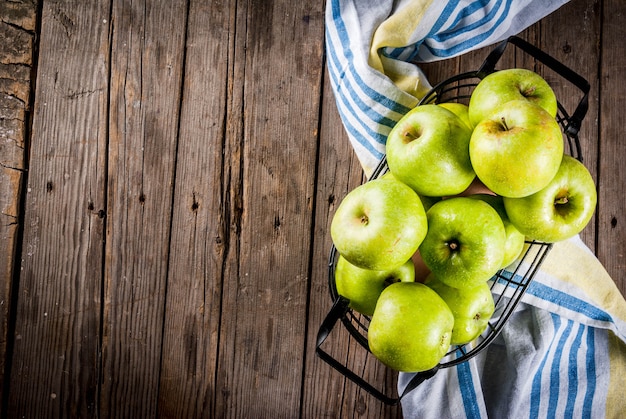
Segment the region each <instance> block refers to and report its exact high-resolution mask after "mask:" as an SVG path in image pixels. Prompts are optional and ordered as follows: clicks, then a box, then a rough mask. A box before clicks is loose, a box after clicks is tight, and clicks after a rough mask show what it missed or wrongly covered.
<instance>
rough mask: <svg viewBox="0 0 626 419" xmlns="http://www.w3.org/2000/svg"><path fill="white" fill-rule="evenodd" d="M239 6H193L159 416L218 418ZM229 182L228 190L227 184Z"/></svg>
mask: <svg viewBox="0 0 626 419" xmlns="http://www.w3.org/2000/svg"><path fill="white" fill-rule="evenodd" d="M233 13H234V7H231V6H226V5H221V4H215V3H214V4H207V3H205V2H200V1H193V2H191V3H190V6H189V22H188V29H187V39H186V44H185V51H186V53H185V58H186V64H185V74H184V87H183V92H182V107H181V114H180V129H179V144H178V151H177V165H176V175H175V192H174V207H173V215H172V217H173V219H172V237H171V240H170V255H169V260H170V262H169V272H168V286H167V299H166V308H165V309H166V312H165V325H164V341H163V349H162V351H163V353H164V354H169V355H168V356H164V357H163V358H162V365H161V377H160V388H159V416H160V417H171V418H182V417H185V418H192V417H214V416H213V414H214V413H213V412H214V411H215V399H216V387H215V377H216V369H217V361H218V344H219V333H220V313H221V310H222V304H221V297H222V287H223V284H222V275H223V270H224V259H225V254H226V252H228V250H229V248H230V246H229V243H230V240H234V239H236V238H235V237H231V232H230V231H229V226H228V224H229V222H230V216H229V211H228V209H227V205H228V201H229V199H228V197H227V196H225V195H226V194H225V191H224V189H225V188H227V187H228V185H227V183H228V181H227V180H226V179H224V178H223V176H224V174H225V173H227V172H228V169H229V168H225V167H224V165H225V164H228V163H229V162H230V160H229V158H225V156H224V154H223V150H224V141H225V135H224V134H225V131H226V103H227V93H228V90H227V84H226V83H225V81H226V80H228V76H229V66H232V61H231V60H229V59H228V56H229V32H230V31H231V27H230V25H231V24H232V23H233V22H232V21H231V18H232V16H231V15H232V14H233ZM225 183H226V185H225Z"/></svg>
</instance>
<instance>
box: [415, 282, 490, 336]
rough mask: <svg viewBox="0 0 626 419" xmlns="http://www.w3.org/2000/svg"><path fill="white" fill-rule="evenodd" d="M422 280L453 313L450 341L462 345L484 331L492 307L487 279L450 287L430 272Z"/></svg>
mask: <svg viewBox="0 0 626 419" xmlns="http://www.w3.org/2000/svg"><path fill="white" fill-rule="evenodd" d="M425 284H426V285H427V286H428V287H430V288H431V289H432V290H434V291H435V292H436V293H437V294H439V296H440V297H441V298H442V299H443V301H445V302H446V304H448V307H450V310H451V311H452V315H453V316H454V327H453V328H452V337H451V338H450V344H452V345H464V344H466V343H469V342H471V341H473V340H474V339H476V338H477V337H478V336H479V335H480V334H481V333H483V332H484V331H485V329H486V328H487V325H488V323H489V320H490V319H491V316H492V315H493V312H494V310H495V303H494V301H493V295H492V294H491V288H490V287H489V285H488V284H487V282H482V283H480V284H479V285H477V286H475V287H463V288H453V287H450V286H448V285H446V284H444V283H443V282H441V281H439V280H438V279H437V278H436V277H435V275H433V274H431V275H429V276H428V278H426V282H425Z"/></svg>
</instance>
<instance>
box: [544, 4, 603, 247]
mask: <svg viewBox="0 0 626 419" xmlns="http://www.w3.org/2000/svg"><path fill="white" fill-rule="evenodd" d="M600 3H601V2H600V1H599V0H596V1H592V2H590V1H579V0H575V1H571V2H569V3H568V4H566V5H564V6H563V7H561V8H560V9H559V10H557V11H556V12H554V13H553V14H551V15H549V16H547V17H546V18H545V19H544V20H542V22H541V25H540V28H541V31H540V33H539V38H540V39H539V41H538V44H537V45H538V46H539V47H540V48H541V49H542V50H543V51H545V52H547V53H548V54H550V55H551V56H553V57H554V58H556V59H557V60H559V61H560V62H562V63H563V64H565V65H566V66H568V67H569V68H571V69H572V70H573V71H575V72H576V73H578V74H580V75H581V76H583V77H584V78H585V79H587V81H588V82H589V84H590V86H591V88H590V92H589V110H588V111H587V116H586V117H585V119H584V121H583V124H582V126H581V130H580V133H579V139H580V145H581V150H582V158H583V162H584V163H585V166H587V168H588V169H589V171H590V172H591V173H592V175H593V176H594V179H595V180H596V184H597V182H598V178H597V173H598V166H597V160H598V122H597V121H598V119H597V117H598V100H599V97H600V91H599V77H598V62H599V59H600V49H599V48H598V45H599V44H600V17H601V14H600V13H599V8H600ZM541 73H542V75H543V76H544V77H545V79H546V80H547V81H548V83H550V85H551V86H552V88H553V89H554V91H555V93H556V95H557V97H558V98H559V101H560V102H561V103H562V104H563V106H564V107H565V108H566V109H567V110H568V111H570V112H573V111H574V109H575V107H576V106H577V104H578V102H579V100H580V99H581V97H582V94H581V92H580V90H578V89H576V88H575V87H574V86H573V85H572V84H571V83H570V82H568V81H566V80H565V79H563V78H562V77H560V76H559V75H557V74H555V73H553V72H551V71H549V70H547V69H546V68H545V67H542V68H541ZM598 213H599V212H598ZM581 238H582V239H583V241H584V242H585V243H586V244H587V246H589V248H590V249H591V250H592V251H593V250H595V249H596V239H597V240H600V241H601V240H604V238H603V237H602V236H598V237H597V238H596V220H595V218H593V219H592V220H591V221H590V222H589V224H588V225H587V227H586V228H585V230H583V231H582V232H581Z"/></svg>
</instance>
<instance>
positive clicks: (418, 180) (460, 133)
mask: <svg viewBox="0 0 626 419" xmlns="http://www.w3.org/2000/svg"><path fill="white" fill-rule="evenodd" d="M470 136H471V130H470V129H469V128H468V127H467V126H466V125H465V123H464V122H463V121H461V119H460V118H459V117H458V116H456V115H455V114H454V113H452V112H451V111H449V110H447V109H444V108H442V107H441V106H438V105H422V106H417V107H415V108H413V109H412V110H410V111H409V112H408V113H407V114H406V115H404V116H403V117H402V118H401V119H400V120H399V121H398V123H397V124H396V125H395V126H394V127H393V128H392V129H391V132H390V133H389V136H388V137H387V145H386V153H387V164H388V166H389V170H390V171H391V172H392V173H393V175H394V176H395V177H396V178H398V179H399V180H400V181H402V182H404V183H406V184H407V185H409V186H410V187H411V188H413V190H415V192H417V193H418V194H419V195H422V196H446V195H456V194H458V193H461V192H462V191H464V190H465V189H466V188H467V187H468V186H469V185H470V183H472V180H474V178H475V177H476V174H475V173H474V170H473V169H472V164H471V162H470V158H469V147H468V146H469V139H470Z"/></svg>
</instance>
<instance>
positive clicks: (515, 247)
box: [469, 194, 526, 268]
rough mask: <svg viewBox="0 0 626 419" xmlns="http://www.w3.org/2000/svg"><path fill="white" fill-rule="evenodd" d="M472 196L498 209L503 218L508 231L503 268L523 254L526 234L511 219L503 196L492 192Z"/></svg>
mask: <svg viewBox="0 0 626 419" xmlns="http://www.w3.org/2000/svg"><path fill="white" fill-rule="evenodd" d="M469 197H470V198H474V199H480V200H482V201H485V202H486V203H488V204H489V205H491V207H492V208H493V209H495V210H496V212H497V213H498V215H499V216H500V219H501V220H502V224H504V231H505V232H506V244H505V245H504V258H503V259H502V265H501V268H506V267H507V266H509V265H510V264H511V263H513V262H515V260H516V259H517V258H518V257H519V255H521V254H522V251H523V250H524V244H525V241H526V236H525V235H524V234H522V233H521V232H520V231H519V230H518V229H517V227H515V225H514V224H513V223H512V222H511V220H509V216H508V215H507V213H506V209H505V208H504V201H503V198H502V197H501V196H497V195H490V194H475V195H470V196H469Z"/></svg>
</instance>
